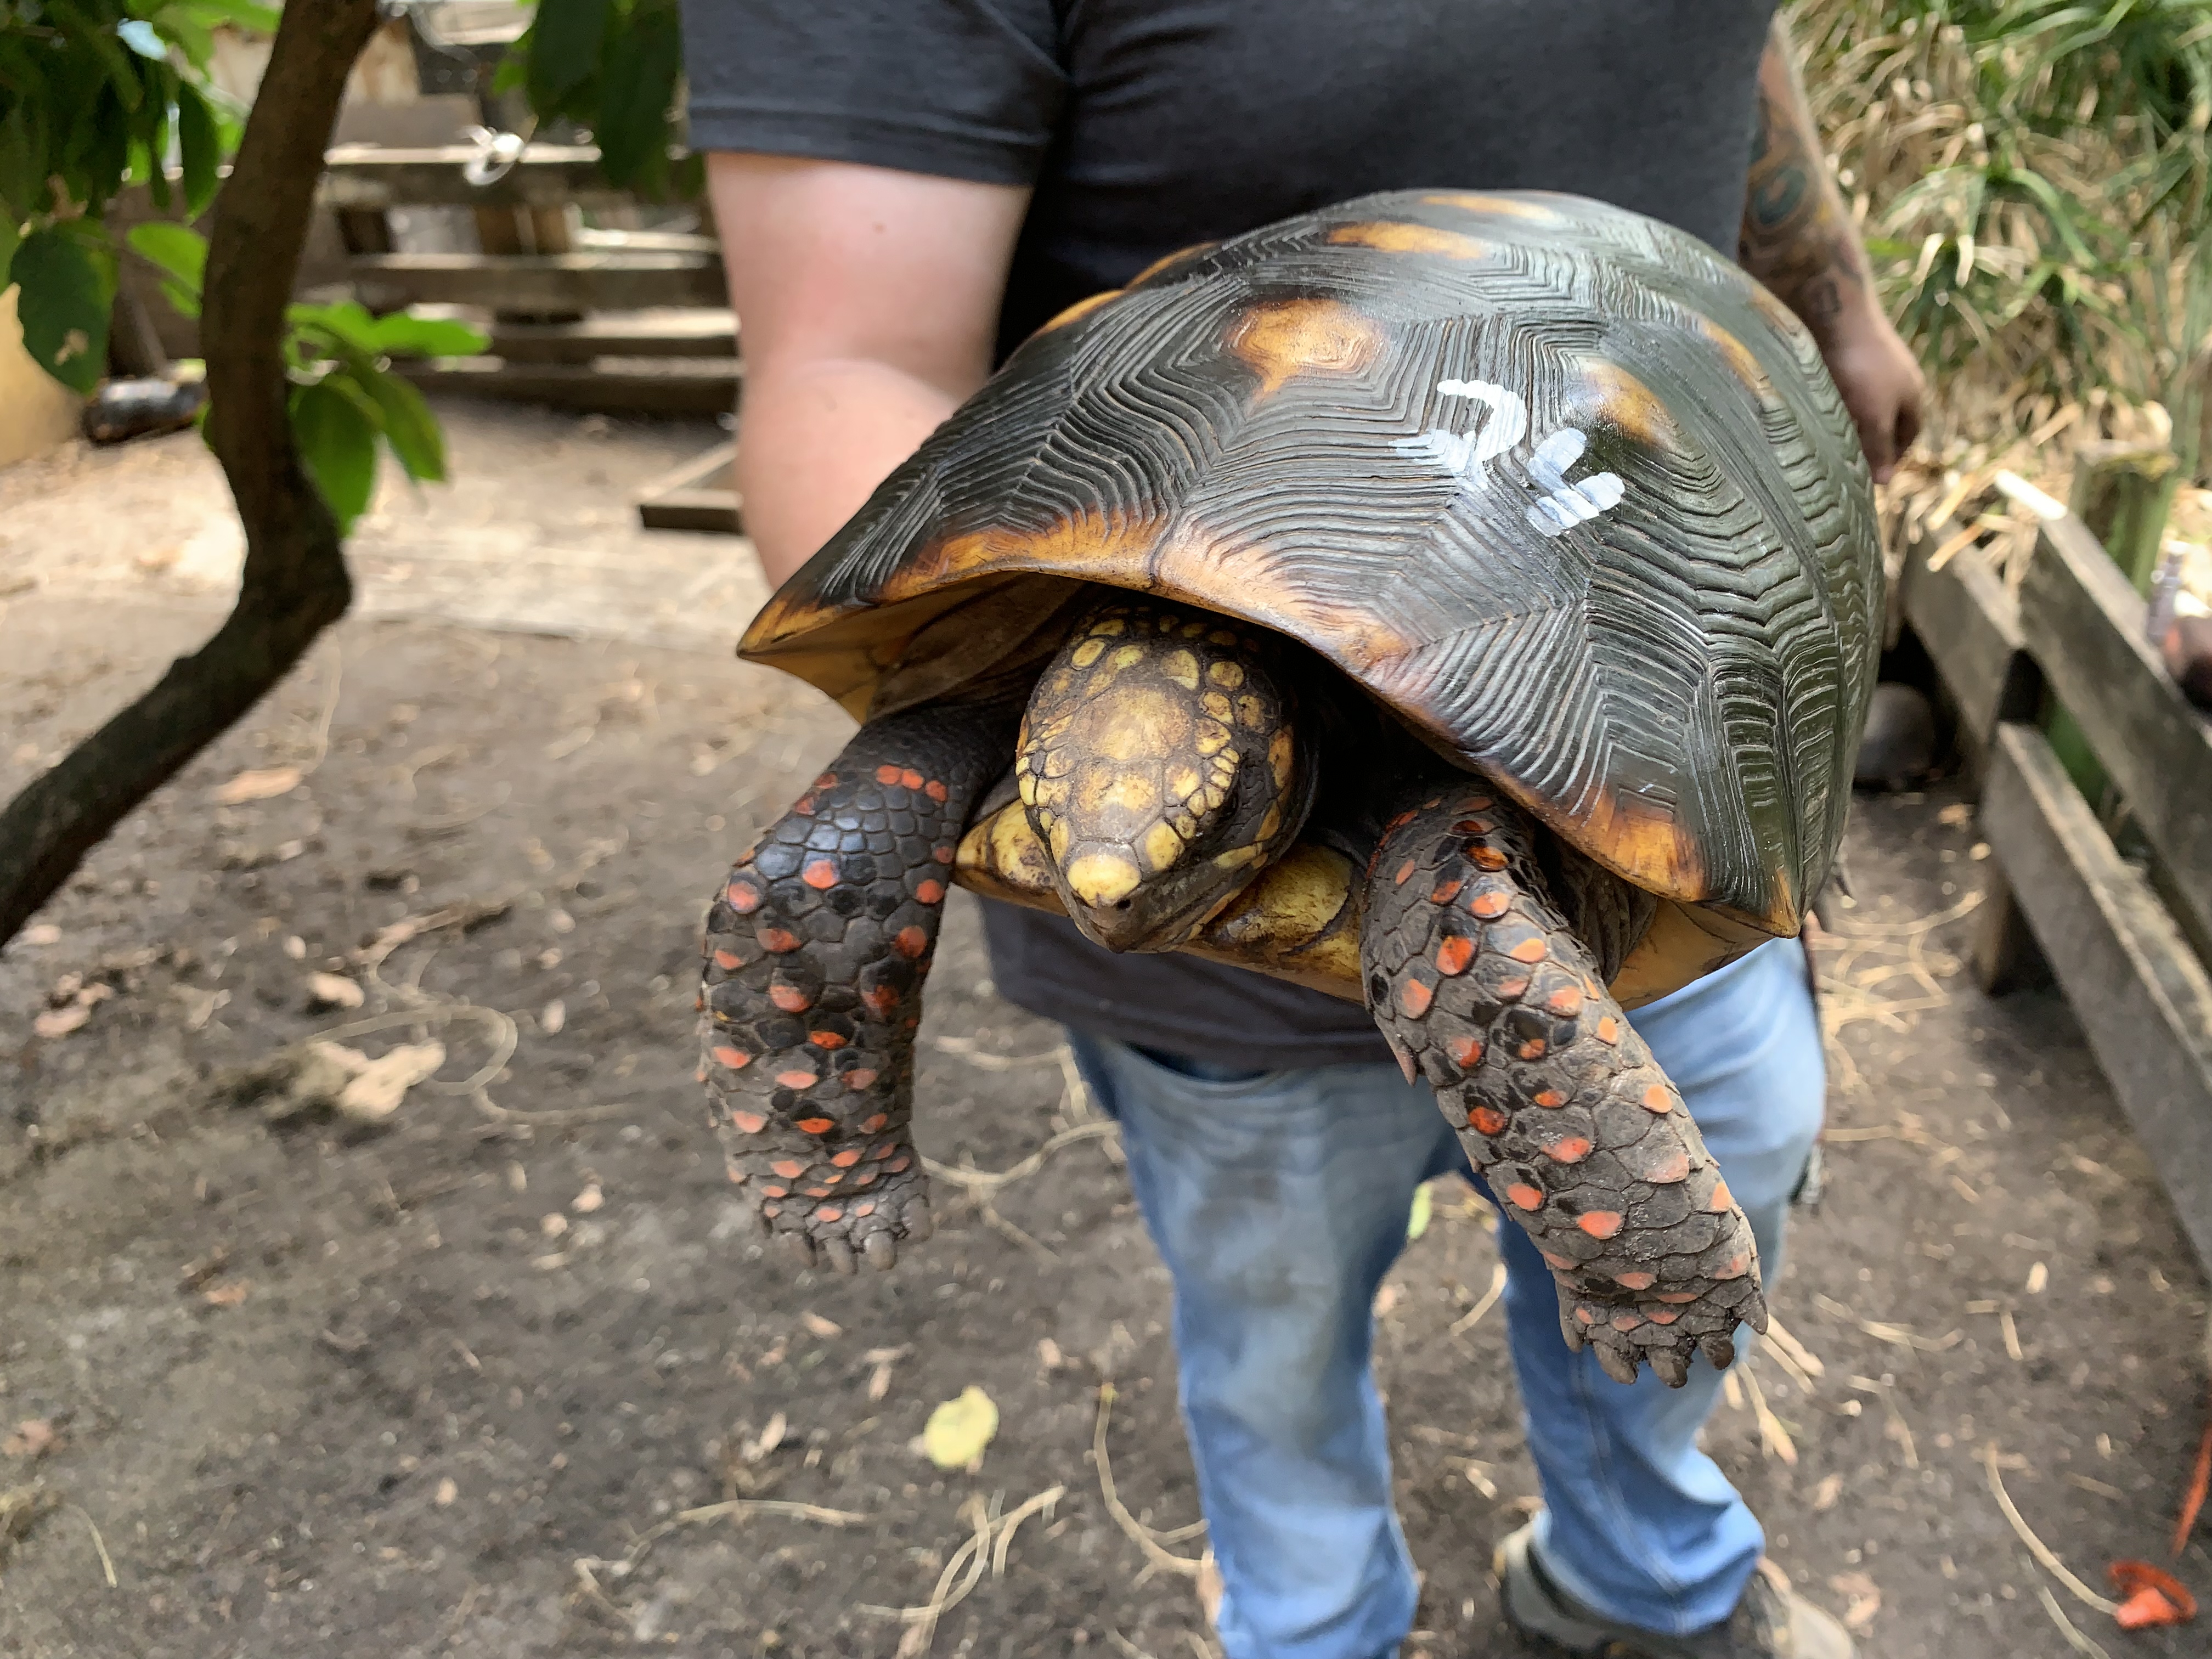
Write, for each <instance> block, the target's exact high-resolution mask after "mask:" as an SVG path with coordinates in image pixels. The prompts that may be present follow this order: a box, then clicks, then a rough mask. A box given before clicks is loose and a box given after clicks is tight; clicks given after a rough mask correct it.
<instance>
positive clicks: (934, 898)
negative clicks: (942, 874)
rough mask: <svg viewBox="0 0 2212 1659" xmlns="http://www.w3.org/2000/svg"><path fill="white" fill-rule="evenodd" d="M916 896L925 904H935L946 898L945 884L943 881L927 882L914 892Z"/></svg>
mask: <svg viewBox="0 0 2212 1659" xmlns="http://www.w3.org/2000/svg"><path fill="white" fill-rule="evenodd" d="M914 896H915V897H916V898H918V899H920V900H921V902H923V903H924V904H934V903H936V902H938V901H939V899H941V898H943V897H944V896H945V884H944V883H943V882H941V881H925V882H923V883H921V884H920V885H919V886H917V887H916V888H915V890H914Z"/></svg>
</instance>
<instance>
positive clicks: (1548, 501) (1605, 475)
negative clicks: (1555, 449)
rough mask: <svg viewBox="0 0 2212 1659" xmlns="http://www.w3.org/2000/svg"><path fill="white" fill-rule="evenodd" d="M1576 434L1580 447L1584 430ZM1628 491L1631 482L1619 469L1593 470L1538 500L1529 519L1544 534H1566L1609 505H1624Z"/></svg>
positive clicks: (1532, 469)
mask: <svg viewBox="0 0 2212 1659" xmlns="http://www.w3.org/2000/svg"><path fill="white" fill-rule="evenodd" d="M1553 436H1555V437H1556V436H1559V434H1554V435H1553ZM1575 437H1576V439H1577V446H1578V447H1579V441H1580V439H1581V437H1582V435H1581V434H1580V433H1576V434H1575ZM1529 471H1530V473H1531V475H1532V476H1533V475H1534V471H1535V469H1534V467H1533V466H1532V467H1531V468H1530V469H1529ZM1540 482H1541V480H1540ZM1627 493H1628V486H1627V485H1626V484H1624V483H1621V481H1620V475H1619V474H1618V473H1613V472H1598V473H1593V474H1592V475H1591V476H1590V477H1587V478H1584V479H1583V480H1582V481H1581V482H1580V483H1563V484H1562V485H1561V486H1560V487H1559V489H1554V490H1553V492H1552V493H1551V494H1550V495H1547V496H1545V497H1544V499H1543V500H1542V501H1538V502H1537V503H1536V504H1535V505H1534V507H1530V508H1529V509H1528V522H1529V523H1530V524H1532V525H1534V526H1535V527H1536V530H1537V532H1538V533H1539V534H1540V535H1545V536H1559V535H1564V534H1565V532H1568V531H1570V530H1571V529H1573V528H1574V527H1575V526H1577V525H1578V524H1588V523H1589V521H1590V520H1592V519H1595V517H1597V515H1598V514H1599V513H1602V512H1604V511H1605V510H1606V509H1607V507H1618V506H1620V498H1621V497H1622V496H1623V495H1626V494H1627Z"/></svg>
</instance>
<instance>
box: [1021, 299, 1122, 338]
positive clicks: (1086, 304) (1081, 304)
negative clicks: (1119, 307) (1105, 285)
mask: <svg viewBox="0 0 2212 1659" xmlns="http://www.w3.org/2000/svg"><path fill="white" fill-rule="evenodd" d="M1120 297H1121V289H1118V288H1109V289H1107V290H1106V291H1105V292H1104V293H1103V294H1094V295H1091V297H1090V298H1089V299H1086V300H1078V301H1076V302H1075V303H1074V304H1073V305H1072V306H1070V307H1067V308H1066V310H1065V311H1061V312H1059V313H1055V314H1054V315H1053V316H1052V317H1050V318H1048V319H1046V320H1045V322H1044V323H1043V324H1042V325H1040V326H1039V327H1038V329H1037V333H1039V334H1049V333H1051V332H1052V331H1053V330H1054V329H1056V328H1066V326H1067V325H1069V324H1070V323H1073V322H1075V321H1077V320H1079V319H1082V318H1085V317H1088V316H1089V315H1090V314H1091V313H1092V312H1094V311H1096V310H1097V309H1098V307H1101V306H1103V305H1104V304H1105V303H1106V302H1107V301H1109V300H1115V299H1119V298H1120ZM1033 337H1034V336H1033Z"/></svg>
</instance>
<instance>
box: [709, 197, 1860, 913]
mask: <svg viewBox="0 0 2212 1659" xmlns="http://www.w3.org/2000/svg"><path fill="white" fill-rule="evenodd" d="M1080 582H1100V583H1106V584H1109V585H1114V586H1122V587H1127V588H1133V589H1139V590H1143V591H1146V592H1154V593H1158V594H1162V595H1164V596H1167V597H1170V598H1172V599H1176V600H1178V601H1182V602H1187V603H1190V604H1194V605H1202V606H1204V607H1206V608H1207V609H1209V610H1212V611H1224V612H1227V613H1230V614H1231V615H1234V616H1237V617H1243V618H1246V619H1247V620H1249V621H1250V622H1253V623H1258V624H1260V625H1261V626H1263V627H1267V628H1270V629H1275V630H1277V631H1278V632H1279V633H1282V634H1284V635H1288V636H1289V637H1291V638H1292V639H1294V640H1297V641H1302V642H1303V643H1304V644H1305V645H1306V646H1308V647H1310V648H1311V649H1313V650H1314V651H1315V652H1317V653H1319V654H1320V655H1321V656H1322V657H1323V658H1325V659H1327V660H1328V662H1330V663H1332V664H1334V665H1335V666H1336V667H1337V668H1339V669H1340V670H1341V671H1343V672H1344V673H1345V674H1346V676H1348V677H1349V678H1351V679H1352V681H1353V682H1355V683H1356V684H1358V685H1359V686H1361V687H1363V688H1364V689H1365V690H1366V691H1368V692H1369V693H1370V694H1371V695H1372V696H1374V697H1376V698H1377V699H1379V700H1380V701H1381V702H1383V704H1384V705H1385V706H1387V707H1388V708H1390V709H1392V710H1394V711H1395V712H1396V714H1398V715H1399V716H1400V717H1401V718H1402V719H1403V720H1405V721H1406V722H1407V724H1408V725H1409V726H1411V727H1412V728H1413V730H1415V731H1416V732H1419V734H1420V735H1421V736H1422V737H1423V738H1425V740H1426V741H1427V742H1428V743H1429V744H1431V746H1432V747H1434V748H1436V749H1437V750H1439V751H1440V752H1442V753H1443V754H1445V755H1447V756H1449V757H1451V758H1453V759H1455V761H1457V762H1458V763H1460V764H1462V765H1464V766H1466V767H1468V768H1469V769H1474V770H1478V771H1480V772H1481V773H1483V774H1485V775H1487V776H1488V777H1490V778H1491V779H1492V780H1493V781H1495V782H1496V783H1497V784H1498V785H1499V786H1500V787H1503V788H1504V789H1505V790H1506V791H1508V792H1509V793H1511V794H1512V795H1513V796H1515V797H1516V798H1517V799H1519V800H1520V801H1521V802H1522V804H1523V805H1525V806H1527V807H1528V809H1529V810H1530V811H1533V812H1534V814H1535V815H1536V816H1537V817H1539V818H1540V819H1541V820H1542V821H1543V822H1544V823H1547V824H1548V825H1549V826H1550V827H1551V828H1552V829H1553V830H1554V831H1555V832H1556V833H1558V834H1559V835H1561V836H1565V838H1566V839H1567V840H1569V841H1571V842H1573V843H1574V844H1575V845H1576V846H1577V847H1578V848H1581V849H1582V850H1583V852H1585V853H1587V854H1589V856H1590V857H1592V858H1593V859H1595V860H1597V861H1598V862H1599V863H1601V864H1602V865H1604V866H1607V867H1608V868H1610V869H1612V870H1613V871H1614V872H1616V873H1618V874H1620V875H1621V876H1623V877H1625V878H1627V879H1629V880H1631V881H1633V882H1635V883H1636V884H1638V885H1639V886H1642V887H1644V888H1646V889H1648V890H1650V891H1652V892H1654V893H1656V894H1658V895H1660V896H1662V897H1667V898H1673V899H1676V900H1680V901H1682V902H1693V903H1694V902H1702V903H1705V904H1708V905H1711V906H1712V907H1714V908H1717V909H1720V910H1722V911H1723V912H1726V913H1728V914H1729V915H1734V916H1736V917H1738V918H1740V919H1741V920H1743V921H1749V922H1751V923H1753V924H1754V925H1756V926H1758V927H1760V928H1762V929H1765V930H1766V931H1768V932H1771V933H1784V934H1786V933H1795V932H1796V930H1797V927H1798V926H1799V923H1800V921H1801V920H1802V915H1803V913H1804V911H1805V908H1806V907H1807V906H1808V903H1809V902H1810V900H1811V898H1812V896H1813V893H1814V890H1815V889H1816V888H1817V887H1818V886H1819V884H1820V882H1821V881H1822V880H1823V879H1824V878H1825V876H1826V871H1827V869H1828V866H1829V864H1830V862H1831V860H1832V858H1833V856H1834V853H1835V848H1836V843H1837V842H1838V838H1839V837H1840V836H1841V834H1842V831H1843V823H1844V812H1845V810H1846V808H1847V806H1848V805H1849V801H1850V779H1851V773H1852V763H1853V758H1854V753H1855V750H1856V748H1857V740H1858V732H1859V728H1860V723H1861V719H1862V716H1863V713H1864V710H1865V708H1866V703H1867V699H1868V697H1869V696H1870V695H1871V693H1872V690H1873V687H1874V683H1875V663H1876V654H1877V650H1878V647H1879V641H1880V629H1881V605H1882V566H1881V551H1880V544H1879V540H1878V535H1877V531H1876V526H1875V511H1874V501H1873V494H1872V489H1871V486H1870V484H1869V477H1868V473H1867V468H1866V463H1865V459H1864V457H1863V454H1862V453H1861V451H1860V448H1859V445H1858V441H1857V436H1856V435H1855V434H1854V431H1853V428H1852V426H1851V423H1850V419H1849V417H1848V416H1847V415H1846V413H1845V411H1844V406H1843V404H1842V401H1841V399H1840V398H1838V395H1837V392H1836V390H1835V387H1834V386H1833V384H1832V382H1831V380H1829V378H1828V375H1827V373H1826V369H1825V368H1823V366H1822V364H1821V362H1820V356H1819V353H1818V352H1817V351H1816V349H1814V344H1813V342H1812V340H1811V338H1810V337H1808V335H1807V334H1806V332H1805V331H1804V330H1803V328H1802V326H1801V325H1799V324H1798V323H1797V322H1796V319H1794V318H1793V317H1791V316H1790V313H1788V312H1787V311H1786V310H1785V309H1784V307H1783V306H1782V305H1781V304H1780V302H1779V301H1776V300H1775V299H1774V298H1773V297H1772V296H1771V295H1769V294H1767V293H1766V292H1765V290H1764V289H1761V288H1760V287H1759V285H1758V284H1757V283H1753V281H1752V280H1750V279H1749V278H1748V277H1747V276H1745V275H1744V274H1743V273H1742V272H1741V271H1740V270H1737V269H1736V268H1735V266H1734V265H1732V264H1729V263H1727V262H1726V261H1724V260H1723V259H1721V258H1718V257H1717V256H1716V255H1715V254H1714V252H1712V250H1711V248H1709V247H1707V246H1705V244H1704V243H1702V242H1699V241H1698V240H1694V239H1693V238H1692V237H1690V236H1688V235H1686V234H1682V233H1680V232H1679V231H1675V230H1673V229H1670V228H1668V227H1666V226H1664V225H1661V224H1658V223H1656V222H1652V221H1650V220H1648V219H1645V218H1643V217H1641V216H1638V215H1636V214H1632V213H1628V212H1625V211H1623V210H1620V209H1617V208H1612V207H1607V206H1604V205H1601V204H1598V203H1595V202H1590V201H1585V200H1583V199H1580V198H1578V197H1569V196H1560V195H1550V194H1540V193H1524V192H1514V193H1501V194H1497V195H1472V194H1464V193H1453V192H1444V191H1398V192H1391V193H1388V194H1383V195H1376V196H1370V197H1364V198H1362V199H1360V200H1358V201H1354V202H1350V203H1346V204H1342V205H1340V206H1337V207H1333V208H1329V209H1327V210H1322V211H1319V212H1315V213H1310V214H1306V215H1304V216H1300V217H1298V218H1295V219H1291V220H1287V221H1285V222H1281V223H1279V224H1275V225H1272V226H1268V227H1267V228H1262V229H1260V230H1256V231H1254V232H1252V233H1250V234H1248V235H1244V236H1240V237H1237V239H1235V240H1231V241H1227V242H1224V243H1220V244H1218V245H1211V246H1204V247H1200V248H1195V249H1191V250H1188V251H1187V252H1183V253H1180V254H1176V255H1174V256H1171V257H1170V258H1167V259H1165V260H1163V261H1161V262H1160V263H1159V264H1157V265H1155V266H1153V267H1152V269H1150V270H1147V271H1146V272H1144V273H1143V274H1142V275H1140V276H1138V277H1137V278H1136V280H1134V281H1133V282H1132V283H1130V284H1129V286H1128V287H1127V288H1126V289H1120V290H1117V291H1115V292H1114V293H1111V294H1107V295H1098V296H1097V297H1095V298H1093V299H1091V300H1088V301H1085V302H1083V303H1082V304H1081V305H1079V306H1076V307H1073V308H1071V309H1070V310H1068V311H1067V312H1065V313H1062V314H1061V315H1060V317H1058V318H1055V319H1054V320H1053V321H1052V322H1051V323H1048V325H1046V326H1045V327H1044V328H1043V329H1042V330H1040V331H1038V332H1037V333H1036V335H1035V336H1033V337H1031V338H1030V340H1029V341H1028V342H1027V343H1024V345H1023V346H1022V347H1021V349H1019V350H1018V351H1017V352H1016V353H1015V354H1014V355H1013V356H1012V358H1011V359H1010V360H1009V361H1008V362H1007V363H1006V366H1005V367H1004V368H1002V369H1001V370H1000V372H999V374H997V375H995V376H994V378H993V379H992V380H991V381H990V382H989V384H987V386H984V387H983V389H982V390H981V392H978V393H977V394H976V395H975V397H974V398H971V399H969V402H968V403H967V404H964V405H963V407H962V408H961V409H960V410H958V411H957V413H956V414H955V415H954V416H952V417H951V419H950V420H948V421H947V422H945V424H944V425H943V426H941V427H940V428H938V430H937V431H936V432H935V433H934V434H933V435H932V436H931V437H930V438H929V440H928V441H927V442H926V443H924V444H923V445H922V447H921V449H920V450H919V451H918V452H917V453H915V455H914V456H913V458H912V459H909V460H908V462H907V463H906V464H905V465H902V467H900V468H899V469H898V471H896V472H895V473H893V474H892V475H891V477H890V478H889V479H887V480H886V481H885V482H884V484H883V485H882V487H881V488H880V489H878V490H877V491H876V493H875V495H873V496H872V498H871V499H870V500H869V501H868V502H867V504H866V506H865V507H863V508H862V509H861V510H860V513H858V514H856V515H855V516H854V518H853V520H851V521H850V522H849V523H848V524H847V525H846V526H845V527H844V528H843V529H842V531H841V532H839V533H838V534H837V535H836V538H833V539H832V540H831V541H830V542H829V544H828V545H826V546H825V547H823V550H821V551H820V552H819V553H818V554H817V555H816V556H815V557H814V558H813V559H812V560H811V562H809V563H808V564H807V565H806V566H805V568H803V569H802V570H800V571H799V573H798V574H796V575H794V576H793V578H792V579H791V580H790V581H789V582H787V583H786V584H785V586H783V588H782V589H781V592H778V593H777V594H776V595H775V598H774V599H772V600H771V601H770V602H769V605H767V607H766V608H765V609H764V610H763V611H762V612H761V613H760V615H759V616H758V617H757V618H756V619H755V620H754V622H753V623H752V626H751V627H750V629H748V631H747V633H746V635H745V638H744V644H743V646H742V647H741V651H742V653H743V654H744V656H746V657H748V658H750V659H753V660H756V661H759V662H766V663H773V664H775V665H779V666H781V667H784V668H787V669H788V670H790V671H793V673H796V674H798V675H799V677H801V678H805V679H806V680H808V681H810V682H811V683H812V684H815V685H817V686H818V687H819V688H821V689H822V690H824V691H826V692H828V693H829V695H830V696H833V697H836V698H837V699H838V700H839V701H840V702H842V703H844V705H845V706H846V707H847V708H848V709H849V710H850V711H851V712H853V713H854V714H855V715H856V716H862V715H866V714H871V713H872V714H884V713H887V712H890V710H891V709H892V708H898V707H902V706H908V705H910V704H912V703H914V702H918V701H921V700H922V699H923V698H925V697H928V696H938V695H941V694H942V693H944V692H945V691H946V690H951V689H954V688H955V687H957V685H958V684H961V683H962V682H963V680H967V679H969V678H973V677H974V676H975V675H976V674H978V673H979V672H981V671H982V670H983V669H985V668H986V667H987V666H989V665H991V664H992V663H993V662H994V660H996V659H1000V658H1002V657H1004V656H1005V655H1006V653H1007V652H1009V651H1010V650H1012V649H1015V648H1016V647H1018V643H1019V642H1020V641H1023V640H1024V638H1025V637H1026V636H1028V635H1031V634H1034V633H1035V632H1036V630H1037V628H1038V625H1039V624H1040V623H1041V622H1042V620H1043V619H1044V618H1045V617H1047V616H1048V615H1049V614H1050V613H1051V612H1052V611H1054V609H1056V608H1057V607H1058V606H1059V605H1061V604H1062V603H1064V602H1065V601H1066V599H1067V598H1068V596H1069V591H1070V585H1071V584H1073V583H1080Z"/></svg>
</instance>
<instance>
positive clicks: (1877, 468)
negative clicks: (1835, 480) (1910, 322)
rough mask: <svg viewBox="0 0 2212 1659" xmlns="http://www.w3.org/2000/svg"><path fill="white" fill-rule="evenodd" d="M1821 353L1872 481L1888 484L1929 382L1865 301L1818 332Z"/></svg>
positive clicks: (1915, 428) (1915, 431)
mask: <svg viewBox="0 0 2212 1659" xmlns="http://www.w3.org/2000/svg"><path fill="white" fill-rule="evenodd" d="M1820 356H1822V357H1823V358H1825V359H1826V362H1827V365H1828V373H1829V374H1832V376H1834V377H1835V382H1836V390H1837V391H1838V392H1842V393H1843V394H1844V408H1846V409H1848V410H1850V412H1851V419H1852V420H1853V421H1854V422H1856V423H1857V426H1858V429H1859V442H1860V443H1861V444H1862V445H1863V446H1864V447H1865V449H1866V458H1867V465H1869V467H1871V468H1872V469H1873V470H1874V481H1875V483H1888V482H1889V479H1890V475H1891V474H1892V473H1893V472H1895V471H1897V463H1898V461H1899V458H1901V457H1902V456H1903V455H1904V453H1905V451H1906V450H1908V449H1910V448H1911V447H1912V441H1913V440H1914V439H1915V438H1917V437H1918V436H1919V435H1920V405H1921V402H1922V399H1923V398H1924V397H1925V396H1926V394H1927V390H1928V382H1927V380H1926V378H1925V377H1924V376H1923V374H1921V372H1920V365H1919V363H1918V362H1917V361H1916V360H1915V359H1914V357H1913V356H1912V348H1911V347H1910V346H1908V345H1906V344H1905V341H1904V339H1903V337H1900V336H1899V333H1898V331H1897V330H1896V329H1895V328H1894V327H1893V326H1892V325H1891V323H1890V320H1889V319H1888V318H1887V317H1886V316H1884V315H1883V314H1882V313H1881V307H1879V306H1877V305H1875V304H1874V303H1873V302H1872V301H1871V300H1869V301H1868V302H1866V303H1865V304H1863V305H1862V306H1859V307H1857V308H1855V310H1853V311H1851V312H1850V313H1845V314H1844V316H1839V317H1838V318H1837V319H1835V321H1834V323H1833V324H1832V325H1831V326H1830V327H1829V328H1827V329H1826V330H1824V331H1822V333H1821V336H1820Z"/></svg>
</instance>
